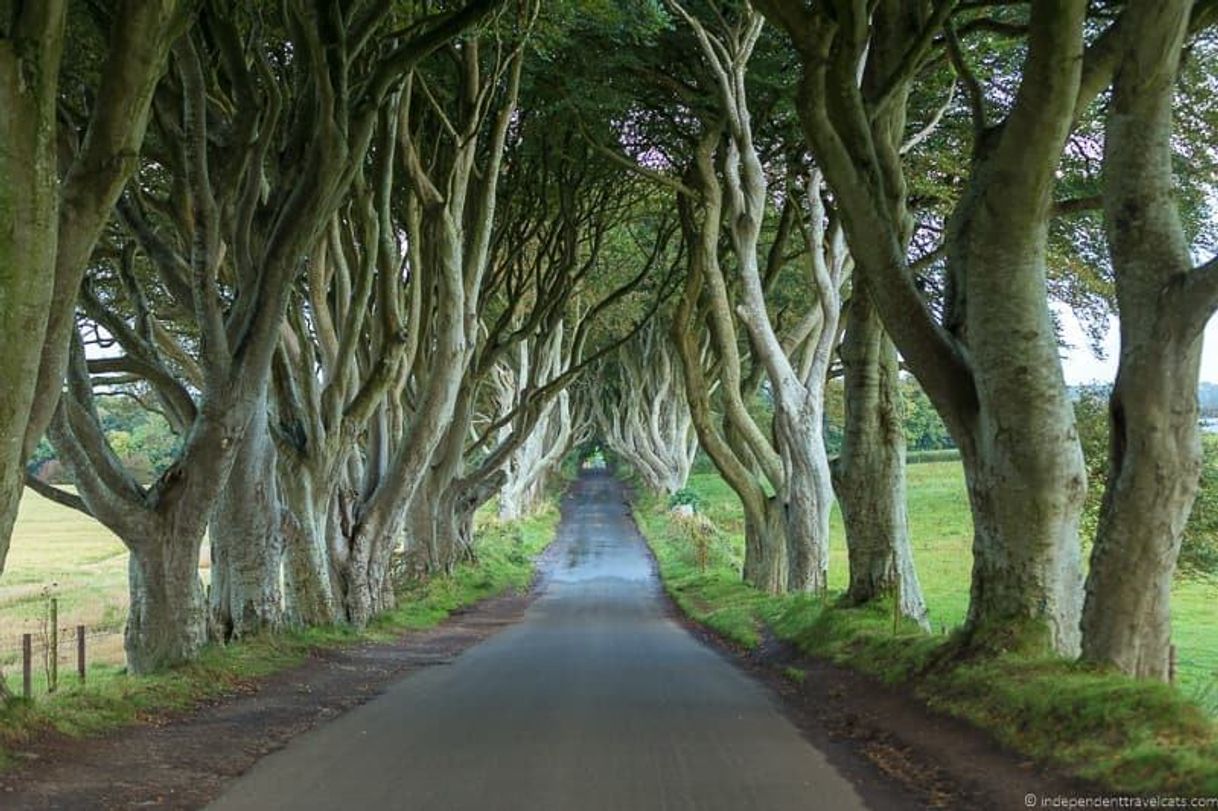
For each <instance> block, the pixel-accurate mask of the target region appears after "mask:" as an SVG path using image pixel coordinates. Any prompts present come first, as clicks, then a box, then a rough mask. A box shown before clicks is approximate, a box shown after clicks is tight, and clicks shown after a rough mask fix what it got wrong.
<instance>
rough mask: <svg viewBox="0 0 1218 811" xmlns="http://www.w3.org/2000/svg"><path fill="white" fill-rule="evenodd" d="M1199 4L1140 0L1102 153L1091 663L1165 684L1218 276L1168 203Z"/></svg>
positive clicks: (1087, 619)
mask: <svg viewBox="0 0 1218 811" xmlns="http://www.w3.org/2000/svg"><path fill="white" fill-rule="evenodd" d="M1192 6H1193V4H1192V3H1189V2H1184V1H1183V0H1170V2H1144V1H1143V2H1133V3H1130V4H1129V6H1128V7H1127V9H1126V11H1125V13H1124V14H1123V16H1122V19H1121V24H1122V25H1124V26H1126V27H1127V30H1130V31H1136V32H1137V36H1136V37H1135V36H1126V37H1124V38H1122V47H1121V49H1120V53H1119V61H1118V65H1117V72H1116V79H1115V84H1114V89H1113V97H1112V101H1111V102H1110V104H1109V110H1108V120H1107V130H1106V139H1105V154H1104V213H1105V221H1106V225H1107V229H1108V242H1109V248H1110V251H1111V256H1112V262H1113V268H1114V271H1115V275H1116V291H1117V303H1118V306H1119V311H1120V325H1121V353H1120V364H1119V367H1118V371H1117V379H1116V383H1115V385H1114V387H1113V391H1112V394H1111V399H1110V403H1109V416H1110V440H1109V441H1110V445H1109V472H1108V481H1107V486H1106V489H1105V491H1104V499H1103V503H1102V506H1101V511H1100V522H1099V528H1098V530H1097V533H1096V538H1095V546H1094V547H1093V550H1092V554H1091V568H1090V571H1089V573H1088V577H1087V591H1086V602H1085V605H1084V609H1083V619H1082V630H1083V650H1082V655H1083V658H1084V659H1086V660H1089V661H1093V662H1102V663H1105V664H1110V665H1113V666H1115V667H1116V668H1118V669H1119V670H1121V671H1123V672H1125V673H1128V674H1130V675H1133V676H1139V677H1144V678H1151V679H1159V680H1165V679H1166V678H1167V675H1168V652H1169V647H1170V644H1171V586H1172V577H1173V574H1174V573H1175V566H1176V559H1177V557H1178V555H1179V551H1180V538H1181V534H1182V531H1183V529H1184V525H1185V522H1186V521H1187V519H1188V514H1189V511H1190V509H1191V507H1192V503H1193V500H1194V497H1195V495H1196V492H1197V482H1198V476H1199V474H1200V469H1201V443H1200V435H1199V430H1198V406H1197V384H1198V376H1199V368H1200V359H1201V347H1202V330H1203V328H1204V324H1205V323H1206V321H1207V320H1208V319H1209V317H1210V316H1211V315H1212V314H1213V312H1214V308H1215V304H1216V303H1218V292H1216V291H1218V282H1215V279H1214V277H1215V275H1216V274H1218V270H1216V269H1215V267H1213V266H1212V263H1211V265H1207V266H1205V267H1202V268H1198V269H1195V270H1194V269H1193V267H1192V260H1191V257H1190V255H1189V245H1188V242H1187V239H1186V237H1185V232H1184V229H1183V227H1182V224H1181V220H1180V216H1179V210H1178V207H1177V204H1176V202H1175V198H1174V189H1173V178H1172V146H1171V143H1172V101H1173V95H1174V91H1175V80H1176V75H1177V73H1178V70H1179V64H1180V56H1181V48H1182V46H1183V44H1184V41H1185V36H1186V32H1187V29H1188V25H1189V16H1190V12H1191V8H1192Z"/></svg>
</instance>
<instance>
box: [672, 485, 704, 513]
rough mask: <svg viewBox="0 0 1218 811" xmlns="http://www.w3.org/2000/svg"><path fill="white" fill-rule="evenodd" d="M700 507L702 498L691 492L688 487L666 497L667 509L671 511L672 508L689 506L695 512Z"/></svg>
mask: <svg viewBox="0 0 1218 811" xmlns="http://www.w3.org/2000/svg"><path fill="white" fill-rule="evenodd" d="M701 505H702V497H701V496H700V495H698V491H696V490H691V489H690V488H688V487H682V488H681V489H680V490H678V491H677V492H675V493H673V494H672V495H671V496H669V497H668V508H669V509H670V510H671V509H673V508H674V507H682V506H689V507H692V508H693V509H694V510H697V509H698V508H699V507H700V506H701Z"/></svg>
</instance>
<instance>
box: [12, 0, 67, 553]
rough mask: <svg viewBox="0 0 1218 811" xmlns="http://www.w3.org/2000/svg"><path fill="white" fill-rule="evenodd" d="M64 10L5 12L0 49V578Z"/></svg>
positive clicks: (44, 218)
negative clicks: (6, 34)
mask: <svg viewBox="0 0 1218 811" xmlns="http://www.w3.org/2000/svg"><path fill="white" fill-rule="evenodd" d="M65 6H66V4H65V3H64V2H62V0H46V2H42V3H31V4H27V5H26V6H25V8H24V9H22V10H21V11H11V13H12V14H13V16H14V19H13V20H11V21H6V24H9V23H11V24H13V25H14V26H15V27H16V29H17V30H15V31H13V32H12V35H11V37H10V38H7V39H0V110H3V111H4V113H3V115H0V344H3V346H4V347H5V350H4V353H3V357H0V380H2V381H3V384H2V385H0V426H3V430H2V431H0V572H3V571H4V561H5V558H6V557H7V556H8V546H9V540H10V538H11V536H12V531H13V522H14V521H16V519H17V505H18V502H19V501H20V499H21V493H22V490H23V488H24V486H25V485H24V483H23V482H24V478H25V462H26V458H27V450H28V449H27V448H26V446H25V445H26V443H25V433H26V424H27V422H28V421H29V419H30V410H31V407H32V406H33V403H34V391H35V387H36V385H37V381H38V368H39V364H40V362H41V357H42V344H43V336H44V335H45V334H46V329H47V312H48V310H49V307H50V303H51V296H52V290H53V285H54V281H55V246H56V233H57V231H56V217H57V213H58V205H57V203H58V191H57V187H58V182H59V177H58V169H57V164H56V158H55V103H56V98H57V88H58V84H59V82H58V79H59V59H60V55H61V53H62V49H63V30H64V13H65V12H64V9H65ZM9 8H10V9H11V7H9ZM18 8H19V9H20V8H21V7H20V6H18ZM18 38H20V39H21V40H24V41H20V42H19V41H18Z"/></svg>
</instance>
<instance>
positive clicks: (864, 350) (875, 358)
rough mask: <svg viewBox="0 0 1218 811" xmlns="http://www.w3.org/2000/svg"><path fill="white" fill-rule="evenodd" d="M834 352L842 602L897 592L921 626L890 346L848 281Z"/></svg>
mask: <svg viewBox="0 0 1218 811" xmlns="http://www.w3.org/2000/svg"><path fill="white" fill-rule="evenodd" d="M840 354H841V358H842V366H843V367H844V369H845V407H846V413H845V436H844V438H843V441H842V450H841V453H840V455H839V456H838V457H837V458H836V459H835V460H834V463H833V480H834V489H835V491H836V493H837V501H838V504H839V505H841V509H842V523H843V524H844V525H845V530H846V552H847V555H848V557H849V567H850V573H849V578H850V579H849V585H848V586H847V588H846V594H845V597H844V600H845V602H846V603H847V604H849V605H862V604H865V603H869V602H871V601H873V600H876V599H878V598H881V597H887V596H890V595H895V594H897V593H899V594H900V600H901V613H902V614H903V615H904V616H906V617H909V618H910V619H912V620H914V621H915V622H917V623H918V624H919V625H922V626H923V627H929V624H928V620H927V614H926V603H925V600H924V599H923V597H922V586H921V584H920V583H919V581H918V574H917V570H916V569H915V567H914V561H913V550H912V547H911V544H910V536H909V521H908V518H907V515H906V493H905V431H904V423H903V420H902V408H901V390H900V372H899V366H898V362H897V352H896V347H895V346H893V344H892V341H891V340H890V339H889V338H888V336H887V335H886V334H885V333H884V327H883V325H882V324H881V323H880V319H879V314H878V313H877V312H876V311H875V307H874V305H872V303H871V300H870V298H868V296H867V293H866V290H865V289H864V288H863V286H862V285H861V284H859V283H857V282H856V284H855V288H854V291H853V293H852V295H851V299H850V305H849V308H848V311H847V326H846V332H845V336H844V338H843V340H842V344H841V349H840Z"/></svg>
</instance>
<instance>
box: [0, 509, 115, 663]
mask: <svg viewBox="0 0 1218 811" xmlns="http://www.w3.org/2000/svg"><path fill="white" fill-rule="evenodd" d="M52 594H54V595H55V596H56V597H58V599H59V623H58V624H59V626H60V628H62V629H69V628H75V627H76V626H77V625H85V626H87V628H88V629H89V633H90V637H91V638H90V646H89V647H90V650H89V656H90V658H91V659H93V660H94V661H96V662H98V663H101V664H121V663H122V661H123V649H122V630H123V624H124V623H125V622H126V618H127V550H126V548H125V547H124V546H123V545H122V543H121V542H120V541H119V539H118V538H116V537H115V536H114V535H112V534H111V533H110V532H109V531H108V530H107V529H106V528H105V527H103V526H101V525H100V524H99V523H97V522H96V521H94V520H93V519H91V518H89V517H88V516H86V515H82V514H81V513H79V512H76V511H75V510H70V509H68V508H67V507H61V506H59V505H58V504H55V503H54V502H51V501H48V500H46V499H44V498H42V497H41V496H39V495H38V494H36V493H33V492H31V491H29V490H27V491H26V492H25V495H24V497H23V498H22V500H21V512H20V513H19V514H18V516H17V524H16V527H15V529H14V532H13V541H12V548H11V550H10V552H9V556H8V562H7V564H6V566H5V571H4V574H3V575H0V668H3V669H5V670H11V666H12V665H13V664H14V663H15V662H17V661H19V659H18V657H19V655H20V653H19V652H20V639H21V635H22V634H24V633H30V634H33V635H34V636H35V638H36V639H37V640H39V643H41V640H42V636H43V633H44V619H45V616H46V610H47V597H48V596H49V595H52ZM67 645H68V640H67V638H66V636H65V641H64V643H63V650H64V651H65V652H66V651H67V650H68V647H67Z"/></svg>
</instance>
